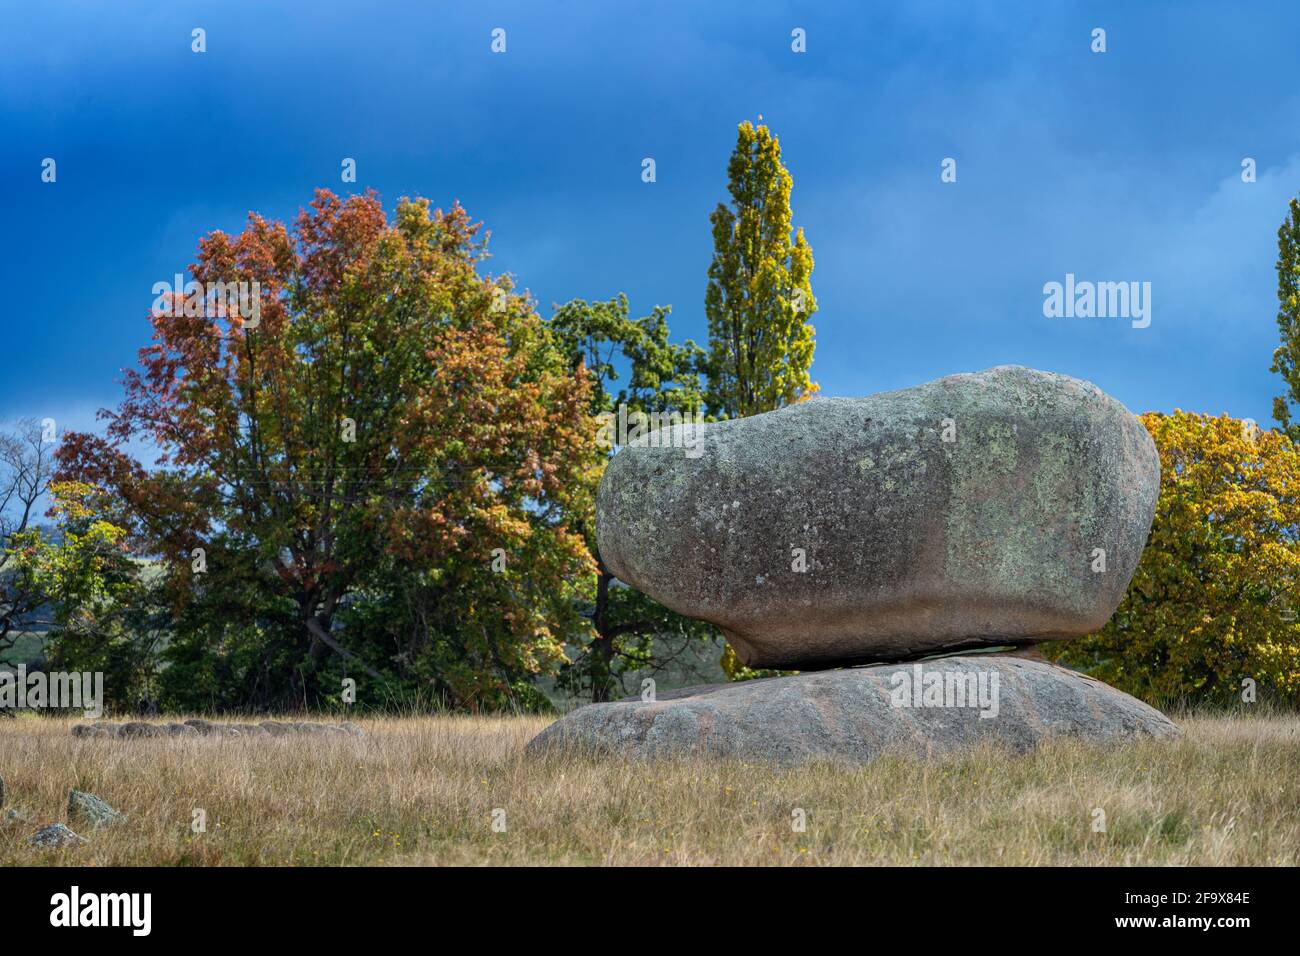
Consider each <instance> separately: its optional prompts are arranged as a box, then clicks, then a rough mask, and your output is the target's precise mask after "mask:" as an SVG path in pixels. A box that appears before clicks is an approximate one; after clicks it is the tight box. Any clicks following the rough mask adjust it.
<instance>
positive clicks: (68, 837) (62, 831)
mask: <svg viewBox="0 0 1300 956" xmlns="http://www.w3.org/2000/svg"><path fill="white" fill-rule="evenodd" d="M27 842H28V843H30V844H31V845H32V846H38V847H42V848H49V847H58V846H69V845H78V844H82V843H85V842H86V841H85V840H84V839H82V838H81V837H79V836H78V835H77V834H75V833H73V832H72V831H71V830H69V829H68V828H67V827H65V826H64V825H63V824H62V823H51V824H50V825H49V826H44V827H41V828H40V829H39V830H37V831H36V832H35V833H33V834H32V835H31V836H30V837H29V838H28V839H27Z"/></svg>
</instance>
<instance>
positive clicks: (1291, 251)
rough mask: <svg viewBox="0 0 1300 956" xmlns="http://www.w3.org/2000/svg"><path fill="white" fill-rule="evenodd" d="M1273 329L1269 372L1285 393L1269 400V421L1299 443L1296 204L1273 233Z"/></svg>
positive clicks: (1299, 230)
mask: <svg viewBox="0 0 1300 956" xmlns="http://www.w3.org/2000/svg"><path fill="white" fill-rule="evenodd" d="M1277 329H1278V332H1279V333H1280V334H1281V338H1282V344H1281V345H1279V346H1278V347H1277V349H1276V351H1274V352H1273V367H1272V371H1274V372H1277V373H1278V374H1280V375H1281V376H1282V378H1283V380H1285V382H1286V385H1287V393H1286V394H1285V395H1279V396H1278V397H1277V398H1275V399H1273V417H1274V418H1275V419H1277V422H1278V424H1279V425H1281V426H1282V429H1283V430H1284V431H1285V432H1286V433H1287V434H1288V435H1289V436H1291V440H1292V441H1300V424H1297V423H1296V422H1294V421H1293V420H1292V417H1291V408H1292V406H1294V405H1300V367H1298V366H1300V200H1296V199H1292V200H1291V205H1290V213H1289V215H1288V216H1287V217H1286V219H1285V220H1283V222H1282V227H1281V228H1280V229H1278V231H1277Z"/></svg>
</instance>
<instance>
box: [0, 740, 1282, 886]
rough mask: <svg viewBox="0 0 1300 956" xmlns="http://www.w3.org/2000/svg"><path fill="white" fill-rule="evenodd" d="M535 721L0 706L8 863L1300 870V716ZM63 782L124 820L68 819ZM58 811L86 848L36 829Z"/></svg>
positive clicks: (3, 859) (0, 829) (1, 841)
mask: <svg viewBox="0 0 1300 956" xmlns="http://www.w3.org/2000/svg"><path fill="white" fill-rule="evenodd" d="M546 722H547V721H546V719H545V718H531V717H503V718H484V717H410V718H400V719H398V718H394V719H377V720H361V721H358V723H360V724H361V725H362V726H363V728H364V729H365V732H366V737H364V738H352V737H344V736H339V737H334V736H332V735H331V736H327V737H319V736H312V737H278V738H268V737H253V738H244V739H240V738H206V737H201V738H165V739H152V738H150V739H134V740H131V739H128V740H121V739H94V738H74V737H73V736H72V735H71V734H70V732H69V730H70V727H71V724H72V722H71V721H70V720H64V719H57V718H20V719H18V720H6V721H0V776H3V778H4V780H5V784H6V788H7V791H8V797H7V801H6V810H7V809H9V808H14V809H17V810H18V811H19V813H20V814H22V815H24V816H26V817H27V819H26V820H25V821H22V820H13V819H7V818H6V817H7V813H6V812H5V811H0V866H14V865H31V864H54V863H62V864H86V865H99V866H104V865H134V864H161V865H205V866H215V865H247V864H257V865H296V866H303V865H325V864H347V865H403V864H543V863H549V864H672V865H680V864H688V865H709V864H732V865H750V864H803V865H817V864H908V865H930V864H1016V865H1034V864H1117V865H1124V864H1209V865H1239V864H1265V865H1288V866H1294V865H1296V864H1297V863H1300V720H1298V719H1297V718H1295V717H1292V716H1288V717H1280V716H1275V717H1250V718H1244V717H1192V718H1189V719H1186V720H1185V721H1183V722H1182V723H1183V727H1184V730H1185V735H1184V737H1183V739H1182V740H1180V741H1177V742H1174V743H1160V742H1155V741H1149V742H1144V743H1138V744H1134V745H1131V746H1128V747H1126V748H1121V749H1115V750H1109V751H1107V750H1101V749H1093V748H1090V747H1087V746H1085V745H1080V744H1078V743H1074V742H1070V741H1058V742H1054V743H1052V744H1051V745H1049V746H1046V747H1044V748H1041V749H1040V750H1038V751H1036V752H1034V753H1032V754H1029V755H1024V756H1017V755H1014V754H1009V753H1004V752H998V751H993V750H989V751H984V752H979V753H973V754H969V755H967V756H965V757H963V758H960V759H943V760H938V759H935V760H921V759H916V758H901V757H898V758H893V757H891V758H885V759H882V760H879V761H877V762H876V763H874V764H872V765H871V766H869V767H866V768H848V767H840V766H813V767H805V768H801V769H796V770H785V771H780V770H773V769H770V768H766V767H760V766H753V765H745V764H741V763H735V762H732V763H728V762H722V763H717V762H704V761H694V760H682V761H672V762H663V763H652V764H627V763H620V762H615V761H608V762H602V761H597V760H592V759H587V758H582V759H578V758H572V757H568V758H560V757H551V758H547V759H537V758H534V757H531V756H528V755H525V753H524V745H525V743H526V742H527V741H528V740H529V738H531V737H532V735H533V734H534V733H536V732H537V731H538V730H539V729H541V728H542V727H543V726H545V724H546ZM73 787H75V788H77V789H81V790H88V791H90V792H92V793H95V794H97V795H99V796H101V797H103V798H104V799H105V800H107V801H108V802H109V803H110V804H112V805H113V806H115V807H117V808H118V809H119V810H122V811H124V812H125V813H126V814H127V815H128V817H127V820H126V821H125V822H123V823H121V824H118V825H116V826H113V827H108V828H103V829H99V830H91V829H86V828H84V827H82V826H81V825H79V824H78V822H76V821H69V820H67V809H66V806H67V798H68V790H69V788H73ZM196 808H201V809H203V810H205V811H206V816H207V830H206V832H204V833H200V834H196V833H194V832H192V830H191V820H192V818H193V811H194V810H195V809H196ZM1097 808H1100V809H1101V810H1103V811H1104V812H1105V822H1106V829H1105V831H1104V832H1094V830H1093V822H1094V819H1095V816H1094V810H1095V809H1097ZM796 809H802V811H803V812H804V815H805V817H806V828H805V830H804V832H796V828H795V826H794V825H793V821H794V812H795V810H796ZM499 810H503V811H504V819H503V822H504V832H497V831H495V830H494V829H493V825H492V824H493V820H494V811H499ZM496 819H497V820H498V821H499V822H501V821H502V816H501V814H500V813H497V814H496ZM57 821H64V822H68V823H70V825H71V826H72V828H73V829H74V830H77V831H78V832H80V833H82V834H83V835H84V836H86V837H87V838H88V839H89V843H88V844H87V845H85V846H81V847H74V848H66V849H62V850H40V849H36V848H34V847H31V846H28V845H27V844H26V842H25V841H26V838H27V837H28V836H29V835H30V834H31V833H32V832H34V830H35V829H36V828H37V826H38V825H41V824H45V823H52V822H57Z"/></svg>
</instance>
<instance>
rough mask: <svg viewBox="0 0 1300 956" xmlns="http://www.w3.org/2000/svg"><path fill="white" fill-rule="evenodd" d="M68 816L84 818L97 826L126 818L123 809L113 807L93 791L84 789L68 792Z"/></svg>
mask: <svg viewBox="0 0 1300 956" xmlns="http://www.w3.org/2000/svg"><path fill="white" fill-rule="evenodd" d="M68 817H69V818H70V819H74V820H84V821H86V822H87V823H89V824H90V825H91V826H96V827H103V826H110V825H112V824H114V823H119V822H121V821H122V820H123V819H125V817H124V815H123V814H122V813H121V811H119V810H115V809H113V808H112V807H111V806H109V805H108V803H107V802H105V801H104V800H102V799H100V798H99V797H97V796H95V795H94V794H93V793H86V792H85V791H83V790H71V791H69V792H68Z"/></svg>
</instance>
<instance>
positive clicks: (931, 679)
mask: <svg viewBox="0 0 1300 956" xmlns="http://www.w3.org/2000/svg"><path fill="white" fill-rule="evenodd" d="M1179 735H1180V731H1179V729H1178V726H1177V725H1176V724H1175V723H1174V722H1173V721H1171V720H1170V719H1169V718H1168V717H1166V716H1164V715H1163V714H1162V713H1160V712H1159V711H1158V710H1155V709H1154V708H1152V707H1149V706H1148V705H1146V704H1144V703H1142V702H1141V701H1140V700H1137V699H1136V698H1134V697H1130V696H1129V695H1128V694H1124V693H1122V692H1120V691H1118V690H1115V689H1114V688H1113V687H1110V686H1108V685H1106V684H1103V683H1101V682H1100V681H1097V680H1094V679H1092V678H1090V677H1087V676H1085V675H1083V674H1080V673H1078V672H1076V671H1072V670H1067V669H1065V668H1062V667H1057V666H1055V665H1053V664H1048V663H1045V662H1041V661H1034V660H1026V659H1023V658H1017V657H1009V656H1005V655H1000V654H974V655H966V656H961V657H944V658H934V659H931V660H927V661H924V662H918V663H914V664H879V665H875V666H871V667H858V668H849V669H845V670H834V671H822V672H815V673H808V674H798V675H794V676H791V677H774V678H767V679H764V680H753V681H744V682H740V683H733V684H713V685H709V686H705V687H693V688H688V689H686V690H680V691H674V692H670V693H666V694H662V695H660V696H659V697H658V698H657V699H656V700H653V701H643V700H641V699H639V698H637V699H629V700H624V701H617V702H613V703H605V704H590V705H588V706H585V707H580V708H578V709H577V710H574V711H572V712H571V713H569V714H567V715H565V716H564V717H561V718H560V719H559V720H557V721H556V722H555V723H554V724H552V725H551V726H549V727H547V728H546V729H545V730H543V731H542V732H541V733H540V734H538V735H537V736H536V737H535V738H533V740H532V741H531V742H530V743H529V745H528V750H529V751H530V752H533V753H540V752H544V751H551V750H569V751H578V752H587V753H595V754H602V755H614V756H621V757H633V758H646V757H678V756H692V755H701V756H708V757H718V758H735V759H740V760H755V761H763V762H768V763H776V764H797V763H802V762H805V761H819V760H825V761H838V762H851V763H866V762H868V761H870V760H873V759H875V758H876V757H877V756H879V755H881V754H883V753H886V752H903V753H911V754H921V755H925V754H945V753H954V752H958V751H961V750H964V749H968V748H970V747H974V746H978V745H980V744H985V743H992V744H997V745H1002V746H1006V747H1009V748H1011V749H1013V750H1016V751H1026V750H1029V749H1031V748H1033V747H1034V746H1035V745H1037V744H1038V743H1039V742H1040V741H1042V740H1044V739H1046V738H1048V737H1055V736H1064V737H1074V738H1078V739H1082V740H1085V741H1089V742H1093V743H1098V744H1110V743H1119V742H1123V741H1129V740H1134V739H1138V738H1142V737H1177V736H1179Z"/></svg>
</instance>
